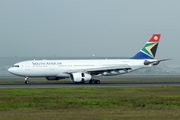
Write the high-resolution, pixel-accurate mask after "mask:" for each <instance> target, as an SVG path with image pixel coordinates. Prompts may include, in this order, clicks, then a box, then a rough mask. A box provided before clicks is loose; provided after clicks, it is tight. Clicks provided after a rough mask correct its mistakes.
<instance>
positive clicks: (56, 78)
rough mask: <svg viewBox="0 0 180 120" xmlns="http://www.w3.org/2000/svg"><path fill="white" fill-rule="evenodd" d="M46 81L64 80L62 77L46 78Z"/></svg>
mask: <svg viewBox="0 0 180 120" xmlns="http://www.w3.org/2000/svg"><path fill="white" fill-rule="evenodd" d="M46 79H47V80H59V79H64V77H62V78H61V77H46Z"/></svg>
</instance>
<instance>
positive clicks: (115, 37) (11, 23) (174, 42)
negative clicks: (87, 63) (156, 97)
mask: <svg viewBox="0 0 180 120" xmlns="http://www.w3.org/2000/svg"><path fill="white" fill-rule="evenodd" d="M179 6H180V1H179V0H0V57H14V56H18V57H42V56H43V57H44V56H45V57H46V56H47V57H52V56H58V57H70V56H71V57H91V56H92V55H95V56H101V57H103V56H105V57H131V56H134V55H135V54H136V53H137V52H138V51H139V50H140V49H141V48H142V47H143V45H144V44H145V43H146V41H147V40H148V39H149V38H150V37H151V35H152V34H153V33H160V34H161V42H160V44H159V47H158V51H157V54H156V58H158V59H164V58H171V59H172V60H171V61H167V62H166V64H172V65H176V64H177V65H180V54H179V44H180V41H179V39H180V34H179V33H180V21H179V20H180V14H179V11H180V7H179Z"/></svg>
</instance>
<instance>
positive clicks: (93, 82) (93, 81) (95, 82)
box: [89, 79, 101, 84]
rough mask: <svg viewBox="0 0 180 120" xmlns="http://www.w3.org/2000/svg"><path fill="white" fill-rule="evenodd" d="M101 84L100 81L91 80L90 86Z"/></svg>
mask: <svg viewBox="0 0 180 120" xmlns="http://www.w3.org/2000/svg"><path fill="white" fill-rule="evenodd" d="M100 83H101V81H100V80H95V79H91V80H89V84H100Z"/></svg>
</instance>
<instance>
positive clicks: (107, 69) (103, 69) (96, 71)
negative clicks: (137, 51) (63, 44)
mask: <svg viewBox="0 0 180 120" xmlns="http://www.w3.org/2000/svg"><path fill="white" fill-rule="evenodd" d="M120 70H124V71H128V70H131V67H130V66H128V65H121V66H112V67H101V68H99V67H98V68H89V69H85V70H75V71H74V70H73V71H68V73H75V72H86V73H90V74H91V75H98V74H101V73H104V72H111V71H115V72H116V71H117V72H118V71H120Z"/></svg>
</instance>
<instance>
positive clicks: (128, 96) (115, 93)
mask: <svg viewBox="0 0 180 120" xmlns="http://www.w3.org/2000/svg"><path fill="white" fill-rule="evenodd" d="M179 93H180V87H147V88H83V87H82V88H39V89H38V88H37V89H32V88H28V89H24V88H23V89H1V90H0V119H8V120H9V119H18V120H19V119H22V120H24V119H27V120H31V119H43V120H44V119H62V120H64V119H68V120H74V119H79V120H84V119H86V120H87V119H95V120H102V119H103V120H119V119H138V120H140V119H163V120H164V119H171V120H172V119H179V117H180V114H179V113H180V94H179Z"/></svg>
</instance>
